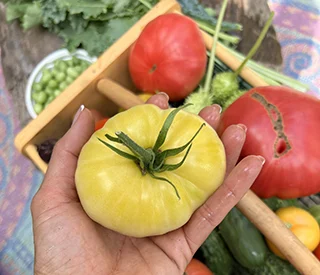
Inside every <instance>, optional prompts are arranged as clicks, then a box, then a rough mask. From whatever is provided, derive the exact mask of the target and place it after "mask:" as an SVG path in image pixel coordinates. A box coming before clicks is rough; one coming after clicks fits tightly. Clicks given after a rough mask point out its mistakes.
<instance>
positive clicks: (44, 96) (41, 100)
mask: <svg viewBox="0 0 320 275" xmlns="http://www.w3.org/2000/svg"><path fill="white" fill-rule="evenodd" d="M47 98H48V95H47V94H46V93H45V92H40V93H39V94H38V95H37V97H36V99H35V101H36V103H39V104H43V103H45V102H46V100H47Z"/></svg>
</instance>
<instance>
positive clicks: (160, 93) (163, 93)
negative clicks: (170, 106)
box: [158, 92, 170, 101]
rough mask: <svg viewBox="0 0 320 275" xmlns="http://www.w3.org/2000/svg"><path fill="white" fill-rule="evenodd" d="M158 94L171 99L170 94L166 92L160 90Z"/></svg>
mask: <svg viewBox="0 0 320 275" xmlns="http://www.w3.org/2000/svg"><path fill="white" fill-rule="evenodd" d="M158 95H163V96H164V97H165V98H166V100H167V101H169V99H170V98H169V96H168V95H167V94H166V93H165V92H159V93H158Z"/></svg>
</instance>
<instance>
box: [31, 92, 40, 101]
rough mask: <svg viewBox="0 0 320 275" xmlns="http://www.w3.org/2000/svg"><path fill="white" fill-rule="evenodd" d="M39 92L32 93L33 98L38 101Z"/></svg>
mask: <svg viewBox="0 0 320 275" xmlns="http://www.w3.org/2000/svg"><path fill="white" fill-rule="evenodd" d="M38 95H39V92H32V93H31V98H32V99H33V100H34V101H36V99H37V98H38Z"/></svg>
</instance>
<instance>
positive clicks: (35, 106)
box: [33, 103, 43, 114]
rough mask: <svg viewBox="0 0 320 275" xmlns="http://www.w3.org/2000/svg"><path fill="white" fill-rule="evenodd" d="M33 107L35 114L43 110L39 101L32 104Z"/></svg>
mask: <svg viewBox="0 0 320 275" xmlns="http://www.w3.org/2000/svg"><path fill="white" fill-rule="evenodd" d="M33 109H34V111H35V112H36V113H37V114H40V113H41V112H42V110H43V106H42V105H41V104H39V103H36V104H34V105H33Z"/></svg>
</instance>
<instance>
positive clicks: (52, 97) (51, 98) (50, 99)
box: [46, 95, 55, 104]
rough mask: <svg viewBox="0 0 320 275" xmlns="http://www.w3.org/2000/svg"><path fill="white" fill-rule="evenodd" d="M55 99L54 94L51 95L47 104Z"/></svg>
mask: <svg viewBox="0 0 320 275" xmlns="http://www.w3.org/2000/svg"><path fill="white" fill-rule="evenodd" d="M54 99H55V97H54V96H53V95H51V96H49V97H48V99H47V101H46V104H49V103H51V102H52V101H53V100H54Z"/></svg>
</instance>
